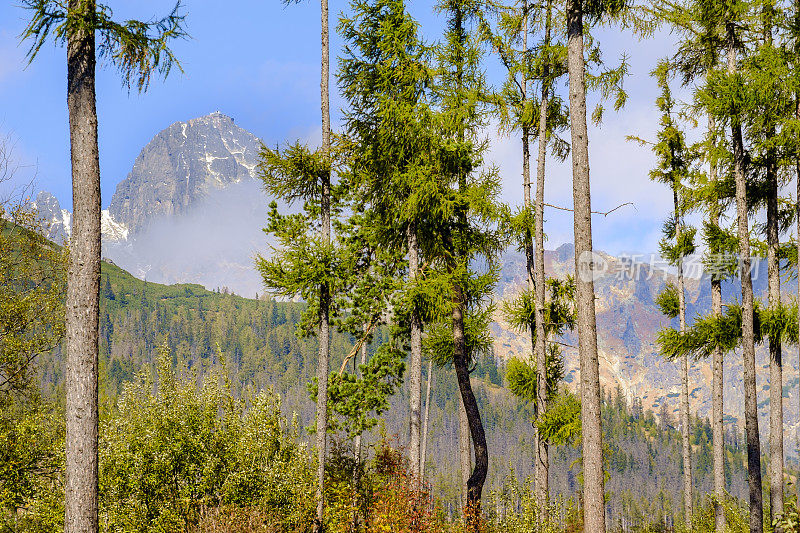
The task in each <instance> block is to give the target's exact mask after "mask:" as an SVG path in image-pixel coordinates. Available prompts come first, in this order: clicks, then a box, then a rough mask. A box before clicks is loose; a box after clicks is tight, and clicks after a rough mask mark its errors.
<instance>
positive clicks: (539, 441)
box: [528, 1, 551, 513]
mask: <svg viewBox="0 0 800 533" xmlns="http://www.w3.org/2000/svg"><path fill="white" fill-rule="evenodd" d="M550 17H551V2H550V1H548V3H547V8H546V21H545V35H544V46H545V47H547V46H549V45H550ZM548 75H549V73H548V69H547V67H546V66H545V71H544V75H543V77H542V78H543V79H542V94H541V100H540V101H539V139H538V142H539V154H538V160H537V165H536V206H535V207H536V222H535V227H534V231H535V232H536V243H535V250H536V262H535V267H536V269H535V274H536V284H535V286H536V335H535V337H536V342H535V344H534V353H535V354H536V373H537V380H538V383H537V385H536V409H537V417H541V416H544V414H545V413H546V412H547V335H546V333H545V315H544V304H545V265H544V180H545V173H544V171H545V163H546V158H547V107H548V93H549V88H550V87H549V80H548V79H547V77H548ZM528 189H530V187H528ZM536 437H537V438H536V447H537V453H536V459H537V461H536V505H537V507H538V508H539V510H540V511H541V512H543V513H544V512H545V509H547V503H548V498H549V492H550V487H549V486H550V484H549V476H550V456H549V453H548V446H547V441H546V440H545V439H543V438H542V437H541V436H540V435H539V432H538V431H537V432H536Z"/></svg>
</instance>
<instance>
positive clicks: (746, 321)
mask: <svg viewBox="0 0 800 533" xmlns="http://www.w3.org/2000/svg"><path fill="white" fill-rule="evenodd" d="M726 26H727V28H726V29H727V39H728V72H729V73H730V74H735V73H736V49H735V42H736V41H735V38H734V37H735V35H734V25H733V23H732V22H731V21H728V22H727V24H726ZM731 118H732V120H731V140H732V144H733V172H734V177H735V179H736V215H737V219H738V235H739V277H740V279H741V281H742V359H743V366H744V420H745V432H746V434H747V476H748V485H749V489H750V491H749V492H750V532H751V533H762V531H763V523H764V518H763V501H762V495H761V443H760V442H759V435H758V398H757V392H756V352H755V335H754V332H753V279H752V278H751V277H750V275H751V272H750V270H751V268H750V233H749V230H748V221H747V178H746V176H745V169H744V142H743V141H742V126H741V123H740V122H739V117H738V116H736V115H734V116H733V117H731Z"/></svg>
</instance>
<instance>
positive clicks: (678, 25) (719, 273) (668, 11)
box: [652, 0, 735, 531]
mask: <svg viewBox="0 0 800 533" xmlns="http://www.w3.org/2000/svg"><path fill="white" fill-rule="evenodd" d="M652 12H653V14H654V18H655V20H656V21H657V22H659V23H667V24H669V25H670V27H671V28H672V29H673V30H676V31H677V32H678V33H680V34H681V40H680V41H679V44H678V50H677V52H676V53H675V54H674V56H673V58H672V60H671V62H672V63H673V64H674V66H675V68H676V69H677V71H678V72H680V74H681V76H682V78H683V84H684V85H687V84H689V83H692V82H694V81H695V80H696V79H697V78H700V77H706V76H708V75H709V73H710V72H711V71H712V69H714V68H716V67H717V66H718V62H719V59H720V55H721V54H722V52H723V51H724V50H723V47H724V41H723V38H722V37H723V34H724V29H725V28H724V25H723V24H722V20H721V17H720V12H719V10H718V9H717V8H716V5H715V3H714V2H709V1H703V0H699V1H696V0H688V1H685V2H679V3H675V2H671V1H668V0H666V1H660V2H655V3H654V4H653V6H652ZM707 122H708V128H707V133H706V136H705V140H704V142H703V143H702V145H701V146H699V147H698V148H699V150H700V151H701V153H702V154H703V157H704V159H705V160H706V162H707V163H708V165H709V167H708V173H707V174H705V173H702V172H695V173H693V176H692V181H693V183H692V186H693V190H692V192H691V197H692V198H691V202H692V203H693V208H694V209H701V210H703V211H705V212H706V214H707V217H708V218H707V220H706V221H704V224H703V238H704V242H705V244H706V254H705V255H704V264H705V267H706V271H707V272H708V273H709V283H710V284H711V308H712V313H713V315H714V316H716V317H719V316H720V315H721V314H722V281H723V279H725V278H726V277H727V276H729V275H731V274H732V272H730V271H729V267H730V261H729V258H730V255H731V254H734V253H735V250H734V249H730V246H728V247H727V248H726V247H725V246H721V245H722V244H725V242H726V241H727V242H728V243H729V242H730V239H728V238H727V234H726V232H725V230H723V229H722V228H721V227H720V216H721V215H722V214H723V213H724V210H725V208H726V207H727V204H728V203H729V202H730V200H731V198H730V197H728V196H727V189H726V187H725V184H726V182H725V180H722V179H718V176H719V174H720V163H721V162H725V161H726V155H727V150H725V147H724V146H721V143H722V141H724V136H722V135H721V132H720V131H719V129H718V128H717V121H716V120H715V118H714V116H713V115H711V114H708V116H707ZM723 170H724V169H723ZM723 355H724V354H723V350H722V348H721V347H720V346H715V347H714V350H713V356H712V363H711V368H712V384H711V397H712V407H711V419H712V424H711V425H712V434H713V437H712V439H713V443H712V447H713V450H712V455H713V467H712V468H713V479H714V495H715V498H714V515H715V527H716V529H717V530H718V531H722V530H723V529H724V528H725V509H724V507H723V505H722V502H723V501H724V499H725V497H726V496H725V495H726V492H725V465H724V455H725V454H724V452H725V442H724V441H725V433H724V426H723V409H724V402H723V394H722V393H723V384H724V366H723Z"/></svg>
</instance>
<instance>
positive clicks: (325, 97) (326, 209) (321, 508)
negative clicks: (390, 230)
mask: <svg viewBox="0 0 800 533" xmlns="http://www.w3.org/2000/svg"><path fill="white" fill-rule="evenodd" d="M320 26H321V28H320V37H321V41H322V42H321V44H322V59H321V62H320V64H321V65H320V66H321V69H320V70H321V72H320V107H321V111H322V153H323V156H324V157H325V159H326V160H327V161H328V162H329V161H330V151H331V111H330V91H329V81H330V35H329V31H328V0H320ZM321 185H322V195H321V199H320V211H321V213H320V218H321V223H322V240H323V242H324V243H325V244H326V245H329V244H330V242H331V174H330V167H329V168H328V170H327V171H326V172H325V173H324V175H323V176H322V183H321ZM330 299H331V296H330V287H329V286H328V284H327V282H324V283H322V285H321V286H320V291H319V322H320V326H319V362H318V364H317V383H318V387H319V389H318V391H317V434H316V440H317V443H316V444H317V516H316V519H315V522H314V531H316V532H317V533H321V532H322V531H323V529H324V527H325V522H324V517H325V459H326V457H327V448H328V365H329V357H330Z"/></svg>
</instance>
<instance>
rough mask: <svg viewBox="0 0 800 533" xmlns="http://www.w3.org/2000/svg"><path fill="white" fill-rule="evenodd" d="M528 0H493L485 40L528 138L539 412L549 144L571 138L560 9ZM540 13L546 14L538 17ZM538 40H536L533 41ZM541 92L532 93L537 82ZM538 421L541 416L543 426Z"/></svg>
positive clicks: (505, 100) (543, 375)
mask: <svg viewBox="0 0 800 533" xmlns="http://www.w3.org/2000/svg"><path fill="white" fill-rule="evenodd" d="M534 7H536V6H533V5H531V4H529V3H528V2H527V0H523V1H522V3H519V2H518V3H515V4H512V5H504V4H502V3H493V4H491V5H490V9H491V11H493V12H494V14H495V18H496V19H497V22H496V28H492V27H491V26H490V24H489V22H488V21H483V23H482V34H483V38H484V40H486V41H487V43H488V44H489V46H491V48H492V49H493V50H495V52H496V54H497V55H498V57H499V59H500V61H501V63H502V64H503V66H504V67H505V70H506V80H505V81H504V83H503V85H502V87H501V88H500V90H499V91H498V92H497V93H496V94H495V95H493V97H492V98H491V101H492V103H493V104H494V108H495V113H496V115H497V116H498V117H499V119H500V126H501V128H502V129H503V130H506V131H509V132H519V134H520V136H521V140H522V188H523V202H524V204H523V213H524V214H522V213H521V215H522V216H517V221H516V223H515V225H521V228H520V229H521V231H522V240H521V243H520V247H521V249H522V250H523V251H524V252H525V259H526V267H527V278H526V279H527V291H528V292H529V293H530V294H531V295H532V296H533V297H534V307H535V309H534V311H535V314H534V315H532V316H531V317H530V318H531V322H530V323H529V324H528V325H527V326H526V328H525V329H528V330H529V331H530V333H531V352H532V354H533V359H534V366H536V368H537V373H536V375H537V376H540V379H541V382H540V383H539V385H538V386H537V390H538V391H539V393H540V396H541V397H540V398H538V399H537V401H536V402H535V406H536V407H535V409H536V417H537V418H538V417H539V416H543V415H544V413H545V412H546V410H547V400H548V394H547V392H546V391H547V364H548V363H547V355H546V354H547V340H546V338H547V335H546V334H545V323H544V313H545V302H544V299H545V294H546V288H545V285H546V273H545V268H544V190H545V169H546V158H547V148H548V146H549V147H550V148H551V149H552V152H553V155H554V156H556V157H557V158H559V159H561V160H563V159H564V158H566V156H567V154H568V152H569V150H568V148H569V146H568V144H567V143H566V142H564V141H563V140H562V139H560V138H559V137H558V136H557V135H556V132H558V131H561V130H563V129H564V128H565V127H566V120H567V110H566V107H565V105H564V102H563V101H562V100H561V98H560V97H559V95H558V94H557V93H556V92H555V91H554V87H555V84H556V81H557V80H558V79H559V78H560V77H562V76H563V75H565V74H566V70H565V67H564V60H565V56H566V48H565V47H564V45H563V44H562V43H560V42H558V41H557V40H556V41H555V42H553V34H554V33H557V30H558V27H555V26H556V22H557V21H558V20H559V19H558V13H557V12H555V8H554V6H553V3H552V2H550V1H548V2H546V3H545V5H544V6H540V7H539V9H538V10H537V9H534ZM537 15H541V17H539V18H540V20H538V22H539V24H538V28H537V18H536V16H537ZM535 29H538V30H539V31H540V37H541V39H540V41H538V42H533V41H532V39H531V36H532V35H531V34H532V33H533V32H534V30H535ZM531 45H532V46H531ZM537 83H538V89H539V95H538V97H537V96H535V95H530V94H529V92H531V91H532V90H534V91H535V90H536V86H535V84H537ZM534 130H535V132H536V139H537V142H538V154H537V165H536V198H535V202H534V199H533V198H532V196H531V189H532V183H533V182H532V180H531V168H530V140H531V137H532V135H533V133H534ZM536 428H537V424H534V431H536ZM535 438H536V442H537V446H536V449H535V453H534V463H535V480H536V481H535V484H536V497H537V502H538V503H537V504H538V505H539V507H540V508H545V507H546V505H547V501H548V496H549V494H548V493H549V488H548V485H549V456H548V445H547V442H546V439H543V438H539V436H538V432H537V435H536V436H535Z"/></svg>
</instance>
